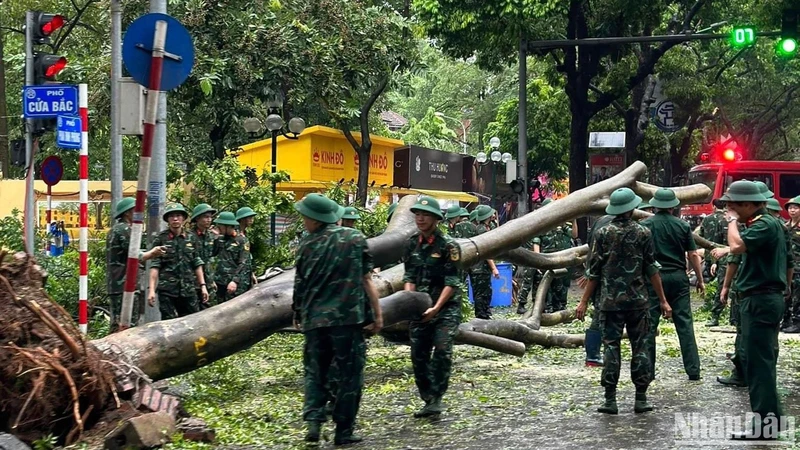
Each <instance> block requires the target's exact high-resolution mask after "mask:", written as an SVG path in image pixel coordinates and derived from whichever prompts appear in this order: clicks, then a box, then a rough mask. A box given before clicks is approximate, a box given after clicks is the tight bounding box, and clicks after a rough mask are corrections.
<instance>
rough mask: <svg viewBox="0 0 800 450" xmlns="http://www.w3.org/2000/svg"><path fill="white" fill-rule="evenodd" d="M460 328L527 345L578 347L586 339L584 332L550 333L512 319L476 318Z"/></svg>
mask: <svg viewBox="0 0 800 450" xmlns="http://www.w3.org/2000/svg"><path fill="white" fill-rule="evenodd" d="M459 330H467V331H476V332H478V333H484V334H491V335H493V336H500V337H504V338H506V339H511V340H514V341H519V342H522V343H524V344H525V345H541V346H543V347H564V348H576V347H582V346H583V341H584V336H583V335H582V334H550V333H545V332H543V331H537V330H533V329H531V328H529V327H527V326H525V325H522V324H521V323H519V322H514V321H511V320H483V319H474V320H471V321H469V322H467V323H463V324H461V326H460V327H459Z"/></svg>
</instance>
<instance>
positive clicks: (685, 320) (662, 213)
mask: <svg viewBox="0 0 800 450" xmlns="http://www.w3.org/2000/svg"><path fill="white" fill-rule="evenodd" d="M650 205H651V206H652V207H653V208H655V209H656V213H655V215H653V216H651V217H648V218H647V219H645V220H643V221H642V222H641V224H642V225H643V226H645V227H646V228H647V229H648V230H650V233H651V234H652V237H653V244H654V250H655V257H656V261H658V263H659V264H660V265H661V269H660V276H661V283H662V286H663V290H664V295H665V296H666V298H667V301H668V302H669V306H670V307H671V308H672V321H673V322H675V330H676V332H677V333H678V340H679V341H680V344H681V356H682V357H683V368H684V370H685V371H686V374H687V375H688V376H689V379H690V380H699V379H700V355H699V354H698V352H697V341H696V340H695V337H694V321H693V319H692V301H691V295H690V292H689V276H688V275H686V256H688V257H689V262H690V263H691V266H692V268H694V271H695V273H702V271H701V269H700V255H698V254H697V245H696V244H695V242H694V236H692V230H691V228H690V227H689V224H688V223H686V222H684V221H683V220H681V219H679V218H677V217H675V216H674V215H673V214H672V211H673V209H674V208H675V207H676V206H678V205H680V200H678V198H677V197H676V196H675V192H673V191H672V190H671V189H666V188H661V189H659V190H657V191H656V193H655V195H654V196H653V199H652V200H650ZM697 291H698V292H700V293H703V292H705V285H704V284H703V278H702V277H698V278H697ZM660 300H661V296H660V295H658V294H657V293H655V292H653V291H652V290H651V291H650V332H649V333H648V336H647V340H648V347H649V352H650V356H649V359H650V367H651V369H650V370H651V372H652V374H653V376H655V365H656V331H657V330H658V322H659V317H660V316H661V305H660Z"/></svg>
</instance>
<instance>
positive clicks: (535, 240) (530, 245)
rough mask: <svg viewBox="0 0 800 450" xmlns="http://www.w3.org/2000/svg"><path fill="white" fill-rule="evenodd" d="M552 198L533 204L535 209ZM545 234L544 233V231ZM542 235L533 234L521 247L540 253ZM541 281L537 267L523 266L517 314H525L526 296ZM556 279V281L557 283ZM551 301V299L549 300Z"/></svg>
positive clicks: (533, 291)
mask: <svg viewBox="0 0 800 450" xmlns="http://www.w3.org/2000/svg"><path fill="white" fill-rule="evenodd" d="M552 201H553V200H552V199H549V198H548V199H545V200H544V201H542V202H541V203H539V204H537V205H536V206H535V209H539V208H541V207H543V206H547V205H549V204H550V203H551V202H552ZM545 234H546V233H545ZM542 236H544V235H541V236H534V237H532V238H531V239H529V240H528V241H527V242H526V243H525V244H523V246H522V248H525V249H528V250H530V251H532V252H534V253H541V251H542V248H541V242H542ZM541 281H542V272H541V271H540V270H539V269H536V268H534V267H523V271H522V283H521V284H520V288H519V294H518V296H517V302H518V304H517V314H525V313H526V312H528V309H527V308H526V307H525V305H527V304H528V297H529V296H530V294H531V293H535V292H536V291H537V290H538V289H539V283H540V282H541ZM557 282H558V281H556V283H557ZM551 302H552V301H551Z"/></svg>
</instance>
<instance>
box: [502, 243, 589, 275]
mask: <svg viewBox="0 0 800 450" xmlns="http://www.w3.org/2000/svg"><path fill="white" fill-rule="evenodd" d="M588 253H589V246H587V245H585V244H584V245H581V246H579V247H572V248H568V249H566V250H561V251H558V252H553V253H536V252H532V251H530V250H526V249H524V248H516V249H514V250H510V251H508V252H507V253H504V254H502V255H500V256H499V258H498V259H500V260H502V261H508V262H512V263H514V264H519V265H521V266H527V267H534V268H536V269H539V270H550V269H561V268H564V267H575V266H580V265H581V264H583V263H584V262H585V261H586V255H587V254H588Z"/></svg>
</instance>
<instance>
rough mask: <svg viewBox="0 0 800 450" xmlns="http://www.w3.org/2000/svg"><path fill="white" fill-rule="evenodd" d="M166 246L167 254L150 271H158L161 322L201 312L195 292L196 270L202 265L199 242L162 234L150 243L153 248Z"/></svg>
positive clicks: (186, 236)
mask: <svg viewBox="0 0 800 450" xmlns="http://www.w3.org/2000/svg"><path fill="white" fill-rule="evenodd" d="M162 245H163V246H166V247H167V252H166V254H164V255H163V256H160V257H158V258H155V259H154V260H153V263H152V264H151V266H150V267H151V268H152V269H158V288H157V291H158V309H159V311H161V319H163V320H167V319H174V318H176V317H184V316H188V315H189V314H192V313H196V312H198V311H200V301H198V299H197V293H196V292H195V288H196V287H197V285H198V281H197V275H196V274H195V269H197V268H198V267H201V266H202V265H203V259H202V258H200V242H199V241H198V240H197V237H196V236H195V235H194V234H192V233H186V232H184V231H181V234H178V235H174V234H172V231H170V230H164V231H162V232H161V233H159V234H158V236H156V238H155V239H154V240H153V247H158V246H162Z"/></svg>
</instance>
